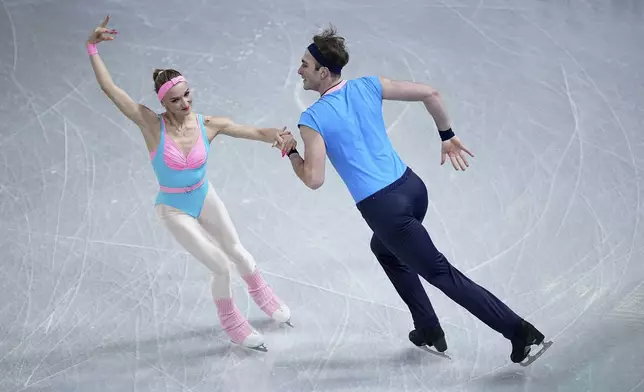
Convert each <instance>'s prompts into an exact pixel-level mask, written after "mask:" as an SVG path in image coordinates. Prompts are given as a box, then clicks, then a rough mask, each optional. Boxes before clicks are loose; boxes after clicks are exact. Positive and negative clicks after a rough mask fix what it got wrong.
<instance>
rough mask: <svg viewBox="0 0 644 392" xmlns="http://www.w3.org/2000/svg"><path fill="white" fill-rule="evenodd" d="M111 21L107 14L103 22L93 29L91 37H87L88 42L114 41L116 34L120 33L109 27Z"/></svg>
mask: <svg viewBox="0 0 644 392" xmlns="http://www.w3.org/2000/svg"><path fill="white" fill-rule="evenodd" d="M109 21H110V16H109V15H107V16H106V17H105V20H104V21H103V23H101V24H100V25H99V26H98V27H97V28H95V29H94V31H92V34H90V36H89V38H88V39H87V43H88V44H97V43H99V42H103V41H113V40H114V35H115V34H118V32H117V31H116V30H113V29H108V28H107V23H108V22H109Z"/></svg>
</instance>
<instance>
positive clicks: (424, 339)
mask: <svg viewBox="0 0 644 392" xmlns="http://www.w3.org/2000/svg"><path fill="white" fill-rule="evenodd" d="M409 341H410V342H412V343H413V344H414V345H415V346H417V347H432V346H434V348H436V351H437V352H434V351H433V350H429V349H428V350H427V351H429V352H431V353H434V354H437V355H440V356H443V357H446V358H449V357H448V356H447V355H445V354H443V352H445V351H446V350H447V341H445V332H443V329H442V328H441V327H436V328H423V329H420V330H418V329H414V330H411V331H410V332H409Z"/></svg>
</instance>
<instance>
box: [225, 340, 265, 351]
mask: <svg viewBox="0 0 644 392" xmlns="http://www.w3.org/2000/svg"><path fill="white" fill-rule="evenodd" d="M230 342H231V343H232V344H234V345H235V346H239V347H241V348H245V349H248V350H253V351H261V352H263V353H267V352H268V349H267V348H266V346H265V345H264V344H260V345H259V346H257V347H249V346H244V345H243V344H239V343H236V342H233V341H232V340H231V341H230Z"/></svg>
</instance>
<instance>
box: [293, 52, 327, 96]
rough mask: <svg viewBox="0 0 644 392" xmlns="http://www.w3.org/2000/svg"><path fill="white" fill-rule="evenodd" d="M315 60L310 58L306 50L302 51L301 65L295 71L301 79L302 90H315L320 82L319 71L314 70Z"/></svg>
mask: <svg viewBox="0 0 644 392" xmlns="http://www.w3.org/2000/svg"><path fill="white" fill-rule="evenodd" d="M316 63H317V62H316V61H315V58H313V56H311V53H309V51H308V50H305V51H304V56H302V64H301V65H300V68H299V69H298V70H297V73H298V74H299V75H300V76H301V77H302V82H303V85H304V86H303V87H304V90H317V88H318V87H319V86H320V82H321V75H320V73H321V70H322V69H318V70H316V69H315V65H316Z"/></svg>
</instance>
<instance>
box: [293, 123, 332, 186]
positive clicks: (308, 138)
mask: <svg viewBox="0 0 644 392" xmlns="http://www.w3.org/2000/svg"><path fill="white" fill-rule="evenodd" d="M300 134H301V135H302V140H303V141H304V159H302V157H301V156H300V154H299V153H298V152H296V153H294V154H291V155H289V159H290V161H291V165H292V166H293V171H295V174H297V176H298V177H299V178H300V180H302V182H303V183H304V184H306V186H308V187H309V188H311V189H318V188H319V187H321V186H322V184H324V171H325V165H326V146H325V145H324V139H322V136H321V135H320V134H319V133H318V132H316V131H314V130H313V129H311V128H309V127H307V126H306V125H300Z"/></svg>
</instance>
